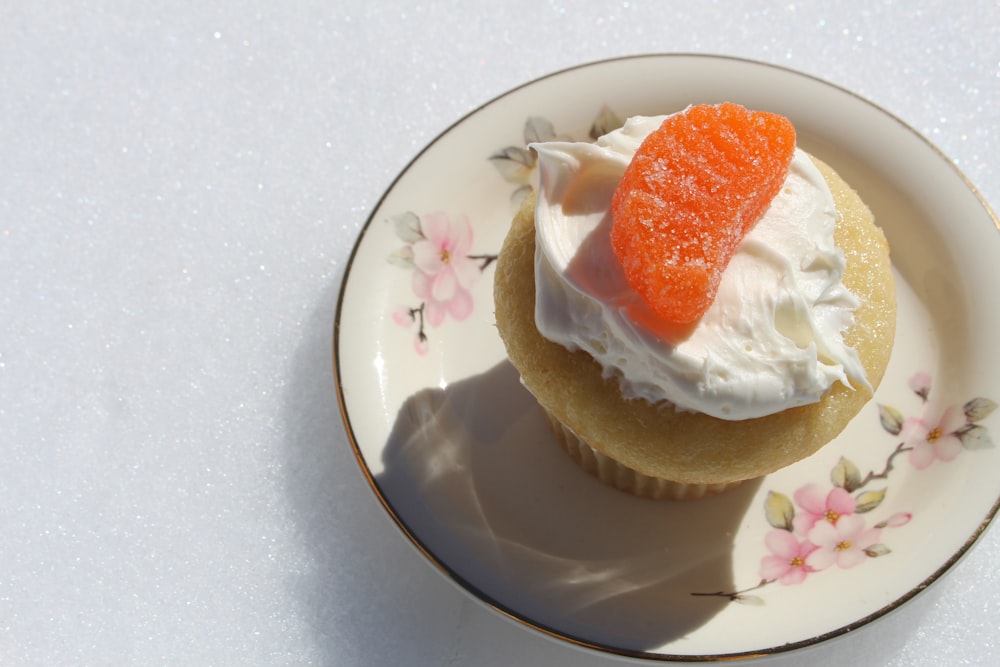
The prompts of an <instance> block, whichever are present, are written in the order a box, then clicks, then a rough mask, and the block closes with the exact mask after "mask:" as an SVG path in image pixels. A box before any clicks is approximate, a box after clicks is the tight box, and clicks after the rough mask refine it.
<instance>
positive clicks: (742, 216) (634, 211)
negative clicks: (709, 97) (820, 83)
mask: <svg viewBox="0 0 1000 667" xmlns="http://www.w3.org/2000/svg"><path fill="white" fill-rule="evenodd" d="M794 151H795V128H794V127H793V126H792V124H791V122H790V121H789V120H788V119H787V118H785V117H783V116H780V115H778V114H773V113H768V112H762V111H752V110H749V109H746V108H745V107H742V106H740V105H738V104H732V103H724V104H719V105H708V104H702V105H695V106H691V107H689V108H688V109H686V110H685V111H683V112H681V113H678V114H674V115H672V116H669V117H668V118H667V119H666V120H665V121H664V122H663V124H662V125H661V126H660V128H659V129H657V130H656V131H654V132H653V133H652V134H650V135H649V136H648V137H647V138H646V139H645V140H644V141H643V142H642V144H641V145H640V146H639V149H638V151H637V152H636V154H635V156H634V157H633V158H632V161H631V163H630V164H629V166H628V167H627V168H626V170H625V173H624V175H623V176H622V180H621V182H620V183H619V185H618V188H617V189H616V190H615V193H614V196H613V198H612V202H611V213H612V218H613V224H612V229H611V244H612V247H613V249H614V252H615V255H616V256H617V257H618V260H619V261H620V262H621V264H622V268H623V270H624V272H625V277H626V279H627V280H628V282H629V285H631V287H632V289H634V290H635V291H636V292H637V293H638V294H639V295H640V296H642V298H643V300H644V301H645V302H646V303H647V304H648V305H649V307H650V309H651V310H652V311H653V312H654V313H656V315H657V316H659V317H661V318H663V319H664V320H666V321H669V322H676V323H679V324H684V323H689V322H693V321H695V320H697V319H698V318H699V317H701V315H703V314H704V313H705V311H706V310H708V308H709V306H711V304H712V301H713V299H714V298H715V294H716V291H717V290H718V287H719V282H720V281H721V279H722V274H723V272H724V271H725V268H726V266H727V265H728V263H729V260H730V259H731V258H732V256H733V254H734V253H735V252H736V248H737V246H739V243H740V241H742V240H743V237H744V236H745V235H746V233H747V232H748V231H749V230H750V229H751V228H752V227H753V225H754V224H755V223H756V222H757V220H758V219H759V218H760V217H761V215H763V213H764V211H765V210H767V207H768V206H769V205H770V203H771V200H772V199H774V197H775V195H777V194H778V192H779V190H780V189H781V185H782V183H784V181H785V177H786V176H787V174H788V167H789V164H790V163H791V160H792V155H793V153H794Z"/></svg>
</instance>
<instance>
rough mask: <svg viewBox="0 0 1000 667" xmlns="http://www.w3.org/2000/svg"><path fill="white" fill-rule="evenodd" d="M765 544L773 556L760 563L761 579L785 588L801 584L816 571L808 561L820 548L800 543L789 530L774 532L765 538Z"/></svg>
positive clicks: (808, 543)
mask: <svg viewBox="0 0 1000 667" xmlns="http://www.w3.org/2000/svg"><path fill="white" fill-rule="evenodd" d="M764 544H765V545H766V546H767V548H768V549H769V550H770V551H771V554H770V555H768V556H764V558H763V559H762V560H761V562H760V578H761V579H762V580H765V581H774V580H778V581H779V582H781V583H782V584H784V585H785V586H790V585H793V584H801V583H802V582H803V581H805V579H806V576H807V575H808V574H809V573H810V572H815V571H816V570H815V569H813V567H812V566H810V565H809V564H808V563H807V562H806V560H807V559H808V557H809V554H811V553H812V552H813V551H815V550H816V549H817V548H818V547H817V546H816V545H815V544H812V543H811V542H800V541H799V540H798V539H796V537H795V536H794V535H792V534H791V533H790V532H788V531H787V530H772V531H771V532H769V533H768V534H767V535H766V536H765V537H764Z"/></svg>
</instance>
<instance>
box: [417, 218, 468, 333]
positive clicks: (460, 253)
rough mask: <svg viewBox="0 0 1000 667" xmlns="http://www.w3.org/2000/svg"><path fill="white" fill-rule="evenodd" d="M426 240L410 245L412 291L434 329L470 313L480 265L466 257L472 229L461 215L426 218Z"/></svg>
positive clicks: (463, 317)
mask: <svg viewBox="0 0 1000 667" xmlns="http://www.w3.org/2000/svg"><path fill="white" fill-rule="evenodd" d="M422 223H423V225H422V226H423V230H424V236H425V238H422V239H420V240H418V241H415V242H414V243H413V263H414V265H415V267H416V270H414V272H413V292H414V294H416V295H417V296H418V297H419V298H421V299H423V300H424V301H425V302H426V304H427V312H426V316H427V323H428V324H430V325H431V326H437V325H439V324H441V322H443V321H444V318H445V316H446V315H451V316H452V317H453V318H455V319H456V320H458V321H461V320H464V319H465V318H467V317H468V316H469V314H470V313H471V312H472V294H471V293H470V292H469V290H470V288H471V287H472V286H473V285H474V284H475V282H476V280H477V279H478V278H479V265H478V264H477V263H476V261H475V260H474V259H472V258H470V257H469V250H470V249H471V248H472V226H471V225H469V221H468V220H467V219H466V218H465V217H464V216H463V217H460V218H458V219H457V220H452V219H450V218H449V217H448V216H447V215H445V214H444V213H431V214H428V215H425V216H424V218H423V220H422Z"/></svg>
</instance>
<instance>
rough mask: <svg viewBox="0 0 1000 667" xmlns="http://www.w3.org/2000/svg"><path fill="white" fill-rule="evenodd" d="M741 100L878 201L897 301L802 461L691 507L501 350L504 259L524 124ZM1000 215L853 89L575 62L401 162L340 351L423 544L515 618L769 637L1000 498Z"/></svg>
mask: <svg viewBox="0 0 1000 667" xmlns="http://www.w3.org/2000/svg"><path fill="white" fill-rule="evenodd" d="M727 100H728V101H733V102H739V103H742V104H744V105H746V106H749V107H754V108H758V109H764V110H770V111H775V112H778V113H781V114H784V115H786V116H788V117H789V118H791V120H792V121H793V122H794V123H795V125H796V127H797V130H798V133H799V143H800V145H802V146H803V147H804V148H805V149H806V150H808V151H810V152H812V153H814V154H815V155H817V156H818V157H820V158H822V159H823V160H825V161H826V162H828V163H829V164H831V165H832V166H833V167H834V168H835V169H836V170H838V171H839V172H840V174H841V175H842V176H843V177H844V178H845V179H846V180H847V181H848V183H851V184H852V185H853V186H854V187H855V188H856V189H857V190H858V191H859V192H860V194H861V196H862V198H863V199H864V200H865V201H866V202H867V203H868V205H869V206H870V207H871V208H872V209H873V211H874V213H875V216H876V219H877V221H878V222H879V224H880V225H881V226H882V227H883V229H884V231H885V233H886V236H887V237H888V238H889V241H890V245H891V247H892V253H893V260H894V266H895V271H896V278H897V284H898V299H899V319H898V327H897V331H898V333H897V339H896V342H895V347H894V350H893V355H892V361H891V363H890V366H889V369H888V371H887V374H886V377H885V379H884V381H883V383H882V386H881V387H880V389H879V390H878V392H877V394H876V396H875V399H874V400H872V401H871V402H870V403H869V404H868V405H867V406H866V407H865V408H864V409H863V410H862V412H861V413H860V414H859V415H858V416H857V417H856V419H855V420H854V421H853V422H852V423H851V424H850V425H849V427H848V428H847V430H846V431H845V432H844V433H843V434H842V435H841V436H840V437H839V438H838V439H837V440H835V441H834V442H832V443H831V444H829V445H828V446H826V447H824V448H823V449H822V450H820V452H819V453H817V454H816V455H814V456H813V457H811V458H809V459H807V460H804V461H801V462H800V463H797V464H795V465H793V466H790V467H789V468H786V469H784V470H781V471H778V472H777V473H774V474H772V475H769V476H767V477H766V478H764V479H760V480H755V481H752V482H747V483H744V484H743V485H741V486H740V487H738V488H737V489H735V490H733V491H730V492H728V493H725V494H723V495H720V496H717V497H713V498H707V499H703V500H699V501H691V502H684V503H670V502H654V501H648V500H642V499H638V498H633V497H631V496H628V495H625V494H623V493H620V492H618V491H615V490H613V489H610V488H606V487H605V486H603V485H602V484H600V483H599V482H597V481H595V480H594V479H592V478H591V477H589V476H588V475H587V474H586V473H584V472H583V471H581V470H580V469H579V468H577V467H576V465H575V464H574V463H572V462H571V461H570V460H569V458H568V457H566V456H565V455H564V454H563V453H562V451H561V450H560V449H559V448H558V446H557V445H556V444H555V442H554V441H553V439H552V437H551V436H550V434H549V432H548V430H547V426H546V424H545V421H544V417H543V416H542V414H541V411H540V409H539V408H538V407H537V406H536V404H535V403H534V401H533V399H532V398H531V396H530V395H529V394H528V393H527V392H526V391H525V390H524V389H523V388H522V387H521V385H520V384H519V381H518V375H517V372H516V371H515V370H514V369H513V368H512V367H511V366H510V364H509V363H508V362H507V361H506V359H505V354H504V350H503V346H502V343H501V342H500V340H499V338H498V336H497V333H496V330H495V326H494V320H493V306H492V294H491V290H492V284H491V283H492V275H493V274H492V270H493V261H494V259H495V258H496V255H497V253H498V251H499V249H500V246H501V243H502V240H503V238H504V235H505V233H506V231H507V227H508V223H509V221H510V219H511V216H512V215H513V213H514V211H515V209H516V207H517V203H518V201H519V200H520V198H521V197H523V196H524V194H525V192H526V191H527V189H528V188H530V187H531V177H532V171H533V166H534V163H533V158H532V155H531V153H530V152H529V151H527V150H526V149H525V146H526V144H527V143H528V142H530V141H534V140H538V139H542V140H544V139H548V138H552V137H560V138H576V139H580V140H589V138H590V137H592V136H594V135H596V134H599V133H602V132H603V131H606V130H610V129H612V128H613V127H615V126H616V125H617V124H618V123H620V122H621V120H622V119H624V118H625V117H627V116H631V115H636V114H646V115H652V114H662V113H668V112H672V111H676V110H679V109H681V108H683V107H685V106H687V105H688V104H691V103H695V102H721V101H727ZM997 284H1000V235H998V223H997V220H996V218H995V216H994V215H993V214H992V213H991V212H990V211H989V210H988V208H987V207H986V205H985V204H984V202H983V201H981V199H980V198H979V196H978V195H977V194H976V192H975V191H974V189H973V188H972V187H971V186H970V184H969V183H967V182H966V181H965V179H964V178H963V177H962V175H961V174H960V173H959V172H958V171H957V170H956V169H955V168H954V167H953V166H952V164H951V163H950V162H949V161H948V160H947V159H946V158H945V157H944V156H943V155H941V154H940V153H939V152H938V151H936V150H935V149H934V148H933V147H932V146H931V145H930V144H928V143H927V142H926V141H925V140H924V139H922V138H921V137H920V136H918V135H917V134H916V133H915V132H914V131H913V130H911V129H910V128H908V127H907V126H906V125H904V124H903V123H902V122H900V121H899V120H897V119H896V118H894V117H892V116H890V115H889V114H887V113H886V112H884V111H882V110H880V109H879V108H877V107H875V106H873V105H872V104H870V103H868V102H866V101H865V100H863V99H861V98H859V97H857V96H856V95H853V94H852V93H850V92H847V91H845V90H843V89H841V88H838V87H836V86H833V85H830V84H828V83H825V82H823V81H820V80H817V79H815V78H812V77H810V76H807V75H803V74H800V73H796V72H793V71H789V70H787V69H782V68H780V67H776V66H772V65H766V64H761V63H756V62H750V61H744V60H737V59H732V58H725V57H713V56H702V55H651V56H641V57H633V58H625V59H618V60H611V61H604V62H597V63H593V64H588V65H584V66H581V67H576V68H573V69H569V70H566V71H562V72H558V73H556V74H553V75H551V76H547V77H545V78H542V79H539V80H536V81H533V82H531V83H528V84H526V85H524V86H521V87H519V88H517V89H515V90H512V91H510V92H508V93H506V94H504V95H502V96H501V97H499V98H497V99H495V100H493V101H491V102H489V103H488V104H486V105H484V106H483V107H481V108H479V109H477V110H476V111H474V112H473V113H471V114H469V115H468V116H466V117H465V118H463V119H461V120H460V121H458V122H457V123H455V124H454V125H453V126H452V127H450V128H449V129H448V130H447V131H445V132H444V133H443V134H442V135H441V136H440V137H438V138H437V139H436V140H435V141H434V142H433V143H431V144H430V145H429V146H428V147H427V148H426V149H425V150H424V151H423V152H421V153H420V154H419V155H418V156H417V157H416V158H415V159H414V160H413V162H412V163H411V164H410V165H409V166H408V167H407V168H406V169H405V170H404V171H403V173H402V174H400V176H399V177H398V178H397V179H396V181H395V182H394V183H393V184H392V186H391V187H390V188H389V190H388V191H387V192H386V193H385V195H384V196H383V198H382V199H381V201H380V202H379V204H378V206H377V208H376V209H375V211H374V213H373V214H372V216H371V217H370V218H369V220H368V221H367V223H366V224H365V226H364V229H363V231H362V233H361V236H360V238H359V240H358V242H357V244H356V246H355V248H354V250H353V253H352V255H351V259H350V264H349V268H348V271H347V275H346V277H345V279H344V282H343V285H342V292H341V297H340V303H339V306H338V310H337V313H336V322H335V334H334V359H335V374H336V382H337V390H338V396H339V401H340V406H341V410H342V413H343V418H344V421H345V424H346V428H347V432H348V435H349V439H350V442H351V446H352V447H353V448H354V452H355V454H356V456H357V460H358V462H359V463H360V465H361V469H362V471H363V473H364V474H365V476H366V477H367V479H368V481H369V483H370V485H371V488H372V490H373V491H374V492H375V496H376V497H377V499H378V501H379V502H381V504H382V505H383V506H384V507H385V509H386V510H387V511H388V512H389V514H390V515H391V517H392V518H393V519H394V520H395V522H396V523H397V524H398V526H399V527H400V529H402V531H403V532H404V533H405V534H406V536H407V537H408V538H409V539H410V540H411V541H412V543H413V544H414V545H415V546H416V548H417V549H418V550H419V552H420V553H422V554H423V556H424V557H425V558H426V559H427V560H428V561H430V562H431V563H433V564H434V565H435V566H436V567H437V569H438V570H440V571H441V572H442V573H443V574H444V575H445V576H446V577H447V578H448V579H449V580H451V581H452V582H454V583H455V584H457V585H458V586H460V587H461V588H462V589H464V590H465V591H467V592H468V593H469V594H471V595H472V596H473V597H475V598H476V599H478V600H480V601H482V602H483V603H485V604H486V605H488V606H490V607H491V608H493V609H495V610H497V611H499V612H500V613H502V614H504V615H506V616H509V617H511V618H513V619H516V620H517V621H519V622H521V623H523V624H524V625H525V626H528V627H530V628H533V629H535V630H537V631H540V632H542V633H544V634H546V635H549V636H552V637H555V638H558V639H560V640H563V641H567V642H571V643H573V644H576V645H579V646H583V647H587V648H590V649H593V650H596V651H601V652H606V653H610V654H615V655H620V656H630V657H635V658H648V659H650V660H663V659H711V658H719V659H722V658H731V657H737V656H759V655H765V654H770V653H777V652H782V651H787V650H791V649H795V648H800V647H803V646H808V645H812V644H815V643H817V642H820V641H824V640H827V639H829V638H831V637H835V636H838V635H842V634H844V633H847V632H848V631H850V630H853V629H855V628H858V627H860V626H862V625H864V624H866V623H868V622H870V621H872V620H874V619H877V618H878V617H880V616H882V615H884V614H886V613H887V612H888V611H890V610H892V609H894V608H896V607H898V606H899V605H901V604H902V603H904V602H906V601H907V600H908V599H910V598H912V597H913V596H914V595H916V594H917V593H918V592H919V591H921V590H923V589H924V588H925V587H926V586H927V585H928V584H930V583H932V582H934V581H935V580H936V579H938V578H939V577H940V576H941V575H942V574H944V573H945V572H946V571H947V570H948V569H949V568H950V567H951V566H952V565H953V564H954V563H955V562H956V561H957V560H958V559H959V558H960V557H961V556H962V555H963V554H964V553H965V552H966V551H967V550H968V549H969V548H970V547H971V546H972V544H973V543H974V542H975V540H976V538H977V537H978V536H979V535H980V534H981V532H982V531H983V530H984V529H985V527H986V525H987V524H988V522H989V521H990V520H991V519H992V517H993V516H994V514H995V513H996V511H997V507H998V498H1000V477H998V476H997V475H996V473H995V471H996V470H997V469H998V468H1000V452H998V450H997V449H996V448H994V447H993V444H992V440H991V434H995V433H997V431H998V429H1000V417H998V415H997V414H994V408H995V407H996V404H995V403H994V402H993V401H994V400H996V399H997V397H998V395H1000V382H998V380H997V378H1000V355H998V354H997V348H996V345H995V343H994V341H993V338H994V336H995V333H996V331H998V330H1000V310H998V309H996V308H989V307H983V305H984V304H991V303H993V302H994V299H993V294H992V290H993V289H994V286H995V285H997Z"/></svg>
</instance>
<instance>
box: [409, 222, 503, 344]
mask: <svg viewBox="0 0 1000 667" xmlns="http://www.w3.org/2000/svg"><path fill="white" fill-rule="evenodd" d="M390 222H392V223H393V226H394V228H395V231H396V235H397V236H398V237H399V238H400V239H401V240H402V241H403V242H404V243H405V245H404V246H403V247H401V248H399V249H398V250H396V251H395V252H394V253H392V254H391V255H390V256H389V262H390V263H392V264H395V265H397V266H399V267H401V268H404V269H407V270H409V271H410V272H411V278H410V282H411V287H412V289H413V293H414V294H415V295H416V296H417V298H418V299H420V303H419V304H418V305H416V306H399V307H397V308H395V309H394V310H393V311H392V320H393V321H394V322H395V323H396V324H398V325H399V326H401V327H404V328H409V327H411V326H412V325H414V324H416V325H417V331H416V334H415V335H414V338H413V349H414V350H415V351H416V352H417V354H420V355H423V354H426V353H427V350H428V337H427V332H426V328H425V327H427V326H431V327H436V326H438V325H440V324H442V323H443V322H444V321H445V319H447V318H448V317H449V316H450V317H451V318H452V319H454V320H456V321H459V322H461V321H462V320H465V319H467V318H468V317H469V315H470V314H471V313H472V310H473V306H474V303H473V299H472V291H471V290H472V287H473V285H475V283H476V281H477V280H478V279H479V276H480V275H481V274H482V272H483V271H485V270H486V267H487V266H489V265H490V264H491V263H493V261H494V260H496V255H472V254H470V253H469V251H470V250H471V249H472V241H473V233H472V226H471V225H470V224H469V221H468V219H467V218H466V217H465V216H459V217H457V218H451V217H449V216H448V215H447V214H446V213H442V212H435V213H428V214H427V215H425V216H423V218H421V217H420V216H418V215H417V214H415V213H413V212H412V211H407V212H405V213H402V214H400V215H397V216H394V217H393V218H391V219H390Z"/></svg>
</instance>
